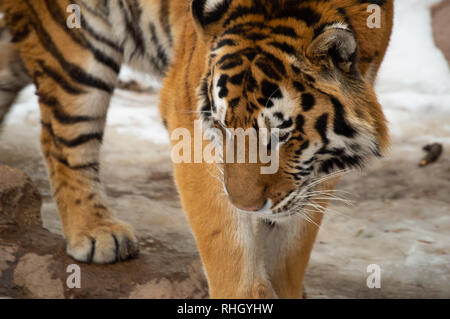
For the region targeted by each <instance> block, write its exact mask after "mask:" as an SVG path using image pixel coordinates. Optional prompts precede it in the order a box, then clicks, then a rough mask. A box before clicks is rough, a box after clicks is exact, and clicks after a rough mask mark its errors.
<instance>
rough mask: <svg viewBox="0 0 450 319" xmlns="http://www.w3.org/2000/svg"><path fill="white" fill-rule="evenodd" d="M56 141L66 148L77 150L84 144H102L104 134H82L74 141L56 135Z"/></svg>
mask: <svg viewBox="0 0 450 319" xmlns="http://www.w3.org/2000/svg"><path fill="white" fill-rule="evenodd" d="M55 137H56V140H57V141H58V142H59V143H61V144H63V145H64V146H66V147H68V148H75V147H78V146H81V145H83V144H86V143H88V142H91V141H98V142H99V143H102V141H103V133H88V134H82V135H80V136H78V137H76V138H74V139H70V140H68V139H65V138H63V137H61V136H57V135H56V134H55Z"/></svg>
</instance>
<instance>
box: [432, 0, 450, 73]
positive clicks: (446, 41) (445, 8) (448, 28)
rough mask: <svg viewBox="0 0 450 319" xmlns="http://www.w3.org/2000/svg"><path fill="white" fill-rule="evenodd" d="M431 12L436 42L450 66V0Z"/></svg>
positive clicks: (445, 0)
mask: <svg viewBox="0 0 450 319" xmlns="http://www.w3.org/2000/svg"><path fill="white" fill-rule="evenodd" d="M431 12H432V18H433V36H434V40H435V42H436V45H437V47H438V48H440V49H441V50H442V52H443V53H444V55H445V57H446V59H447V61H448V63H449V65H450V0H444V1H442V2H440V3H438V4H436V5H435V6H433V8H432V10H431Z"/></svg>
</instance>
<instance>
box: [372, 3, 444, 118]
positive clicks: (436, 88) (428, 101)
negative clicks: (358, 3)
mask: <svg viewBox="0 0 450 319" xmlns="http://www.w3.org/2000/svg"><path fill="white" fill-rule="evenodd" d="M437 2H439V1H438V0H396V1H395V2H394V3H395V18H394V31H393V34H392V40H391V43H390V47H389V50H388V52H387V54H386V58H385V60H384V63H383V65H382V67H381V69H380V73H379V77H378V81H377V86H376V91H377V93H378V96H379V98H380V102H381V103H382V105H384V106H386V107H387V108H388V109H389V108H397V109H403V110H409V111H415V112H416V111H420V112H438V113H445V116H450V72H449V66H448V64H447V61H446V60H445V57H444V55H443V53H442V52H441V51H440V50H438V49H437V48H436V46H435V44H434V41H433V37H432V27H431V13H430V10H428V9H429V7H430V6H431V5H433V4H435V3H437ZM388 115H389V119H390V120H392V121H395V116H396V113H395V112H388ZM449 120H450V118H449Z"/></svg>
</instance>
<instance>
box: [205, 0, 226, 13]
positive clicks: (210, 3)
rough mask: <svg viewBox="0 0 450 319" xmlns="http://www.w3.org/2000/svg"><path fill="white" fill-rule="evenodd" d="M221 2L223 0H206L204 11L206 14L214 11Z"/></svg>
mask: <svg viewBox="0 0 450 319" xmlns="http://www.w3.org/2000/svg"><path fill="white" fill-rule="evenodd" d="M223 2H224V0H207V1H206V3H205V13H206V14H207V13H209V12H212V11H214V10H215V9H216V8H217V6H218V5H219V4H221V3H223Z"/></svg>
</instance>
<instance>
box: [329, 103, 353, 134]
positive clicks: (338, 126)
mask: <svg viewBox="0 0 450 319" xmlns="http://www.w3.org/2000/svg"><path fill="white" fill-rule="evenodd" d="M330 99H331V103H332V104H333V107H334V132H335V133H336V134H338V135H343V136H345V137H350V138H351V137H354V136H355V135H356V131H355V129H354V128H353V127H351V126H350V125H349V124H348V122H347V120H346V119H345V110H344V107H343V106H342V104H341V102H340V101H339V100H338V99H337V98H335V97H333V96H331V97H330Z"/></svg>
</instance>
